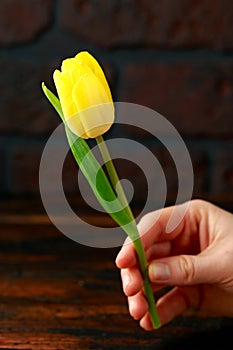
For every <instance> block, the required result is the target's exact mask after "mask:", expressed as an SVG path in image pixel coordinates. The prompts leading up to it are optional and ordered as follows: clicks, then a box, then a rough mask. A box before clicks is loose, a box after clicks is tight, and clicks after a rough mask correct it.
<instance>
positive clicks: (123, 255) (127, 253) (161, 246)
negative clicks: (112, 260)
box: [116, 241, 171, 269]
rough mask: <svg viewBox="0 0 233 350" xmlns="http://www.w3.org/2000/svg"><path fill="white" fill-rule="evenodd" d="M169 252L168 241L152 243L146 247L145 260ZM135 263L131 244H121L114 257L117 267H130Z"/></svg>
mask: <svg viewBox="0 0 233 350" xmlns="http://www.w3.org/2000/svg"><path fill="white" fill-rule="evenodd" d="M170 252H171V242H170V241H164V242H159V243H155V244H153V245H152V246H151V247H149V248H148V249H147V251H146V258H147V261H150V260H152V259H159V258H163V257H165V256H168V255H170ZM137 263H138V261H137V254H136V251H135V249H134V247H133V244H131V245H128V246H123V247H122V249H121V251H120V252H119V253H118V256H117V258H116V265H117V267H119V268H121V269H122V268H123V269H124V268H130V267H133V266H136V265H137Z"/></svg>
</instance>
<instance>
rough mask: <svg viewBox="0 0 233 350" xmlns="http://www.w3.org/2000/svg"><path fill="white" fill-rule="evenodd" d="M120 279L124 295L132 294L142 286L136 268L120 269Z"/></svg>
mask: <svg viewBox="0 0 233 350" xmlns="http://www.w3.org/2000/svg"><path fill="white" fill-rule="evenodd" d="M121 279H122V284H123V290H124V293H125V295H126V296H132V295H134V294H136V293H138V292H139V291H140V290H141V289H142V288H143V281H142V277H141V274H140V272H139V270H138V269H137V268H130V269H122V270H121Z"/></svg>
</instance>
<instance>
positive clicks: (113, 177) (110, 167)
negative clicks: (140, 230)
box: [96, 135, 134, 221]
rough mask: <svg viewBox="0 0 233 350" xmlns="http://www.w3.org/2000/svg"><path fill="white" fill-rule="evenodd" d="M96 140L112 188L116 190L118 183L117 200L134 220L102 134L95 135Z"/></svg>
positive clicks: (132, 219)
mask: <svg viewBox="0 0 233 350" xmlns="http://www.w3.org/2000/svg"><path fill="white" fill-rule="evenodd" d="M96 142H97V144H98V147H99V150H100V153H101V156H102V158H103V160H104V162H105V166H106V169H107V172H108V175H109V178H110V181H111V183H112V187H113V190H114V191H115V192H116V186H117V184H118V186H117V195H118V196H119V200H120V202H121V204H122V206H123V208H124V209H125V210H126V211H127V213H128V215H129V217H130V219H131V221H134V216H133V213H132V211H131V209H130V206H129V203H128V200H127V198H126V195H125V192H124V190H123V187H122V186H121V183H120V180H119V177H118V174H117V171H116V168H115V166H114V164H113V161H112V158H111V156H110V153H109V150H108V147H107V145H106V143H105V142H104V138H103V136H102V135H100V136H98V137H96Z"/></svg>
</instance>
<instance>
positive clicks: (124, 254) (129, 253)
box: [115, 244, 137, 269]
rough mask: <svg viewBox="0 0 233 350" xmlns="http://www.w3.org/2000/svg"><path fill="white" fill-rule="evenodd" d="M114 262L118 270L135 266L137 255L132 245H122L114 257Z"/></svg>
mask: <svg viewBox="0 0 233 350" xmlns="http://www.w3.org/2000/svg"><path fill="white" fill-rule="evenodd" d="M115 262H116V265H117V267H118V268H119V269H124V268H128V267H132V266H134V265H136V264H137V254H136V251H135V249H134V246H133V244H128V245H123V246H122V248H121V250H120V252H119V253H118V255H117V257H116V261H115Z"/></svg>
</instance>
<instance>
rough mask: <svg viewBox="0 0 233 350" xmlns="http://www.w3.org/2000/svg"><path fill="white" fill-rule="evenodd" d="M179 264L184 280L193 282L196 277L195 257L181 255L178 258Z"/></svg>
mask: <svg viewBox="0 0 233 350" xmlns="http://www.w3.org/2000/svg"><path fill="white" fill-rule="evenodd" d="M178 265H179V269H180V271H181V276H182V278H183V280H184V281H185V282H186V283H187V284H189V283H192V282H193V281H194V278H195V265H194V261H193V259H192V258H191V257H189V256H187V255H181V256H180V257H179V260H178Z"/></svg>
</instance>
